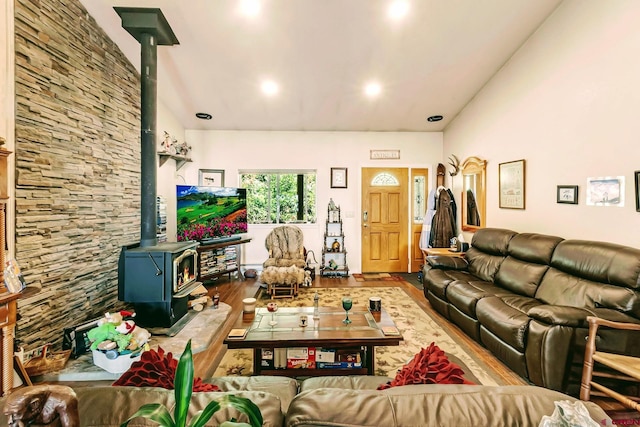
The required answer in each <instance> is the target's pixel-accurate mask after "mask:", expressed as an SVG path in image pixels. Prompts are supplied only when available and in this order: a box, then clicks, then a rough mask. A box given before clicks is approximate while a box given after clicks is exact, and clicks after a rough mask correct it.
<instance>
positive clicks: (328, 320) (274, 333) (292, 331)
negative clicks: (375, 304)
mask: <svg viewBox="0 0 640 427" xmlns="http://www.w3.org/2000/svg"><path fill="white" fill-rule="evenodd" d="M300 316H307V319H308V320H307V324H308V326H305V327H301V326H299V318H300ZM344 317H345V312H344V310H341V309H338V308H335V307H321V308H320V315H319V319H318V321H317V322H316V321H315V319H313V308H311V307H285V308H280V309H279V310H278V311H277V312H276V314H275V319H276V321H277V324H276V325H275V326H269V320H270V319H271V313H269V312H268V311H267V310H266V309H265V308H258V309H257V310H256V312H255V314H254V315H253V316H246V315H244V316H242V315H241V316H240V318H239V319H238V322H237V323H236V328H247V329H248V331H247V334H246V336H245V337H244V338H243V339H232V338H227V339H225V340H224V343H225V344H226V345H227V347H228V348H230V349H239V348H245V349H252V350H253V373H254V375H285V376H292V377H297V376H325V375H374V374H375V372H374V371H375V364H374V363H375V362H374V361H375V347H376V346H397V345H399V344H400V341H402V340H403V338H402V335H391V336H388V335H385V334H384V333H383V332H382V330H381V328H382V327H383V326H389V327H395V324H394V323H393V320H392V319H391V317H390V316H389V315H388V314H387V312H385V311H384V309H383V310H382V311H381V312H377V313H370V312H369V311H368V310H366V309H364V308H359V307H354V308H353V309H352V310H350V311H349V318H350V319H351V320H352V323H351V324H349V325H344V324H343V323H342V319H344ZM293 347H313V348H316V349H317V348H329V349H360V351H362V367H353V368H324V369H311V368H294V369H280V368H273V367H264V366H262V350H263V349H281V348H293Z"/></svg>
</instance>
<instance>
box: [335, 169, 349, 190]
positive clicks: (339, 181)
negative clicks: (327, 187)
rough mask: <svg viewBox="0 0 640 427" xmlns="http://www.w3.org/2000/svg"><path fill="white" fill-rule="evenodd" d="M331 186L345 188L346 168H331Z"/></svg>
mask: <svg viewBox="0 0 640 427" xmlns="http://www.w3.org/2000/svg"><path fill="white" fill-rule="evenodd" d="M331 188H347V168H331Z"/></svg>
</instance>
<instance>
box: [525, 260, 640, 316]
mask: <svg viewBox="0 0 640 427" xmlns="http://www.w3.org/2000/svg"><path fill="white" fill-rule="evenodd" d="M536 298H537V299H539V300H540V301H543V302H544V303H546V304H549V305H566V306H570V307H584V308H589V309H591V308H611V309H614V310H619V311H622V312H625V313H628V314H631V315H633V316H634V317H636V318H637V317H640V294H639V293H638V292H634V291H633V290H632V289H630V288H626V287H622V286H616V285H608V284H603V283H598V282H594V281H591V280H588V279H584V278H580V277H577V276H573V275H570V274H568V273H565V272H563V271H560V270H557V269H555V268H550V269H549V271H547V274H545V276H544V278H543V279H542V282H541V283H540V286H539V287H538V290H537V291H536Z"/></svg>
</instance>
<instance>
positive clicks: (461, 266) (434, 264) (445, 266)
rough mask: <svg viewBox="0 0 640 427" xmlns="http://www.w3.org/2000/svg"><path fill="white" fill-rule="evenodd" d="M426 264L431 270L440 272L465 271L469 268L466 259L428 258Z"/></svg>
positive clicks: (449, 257) (448, 257)
mask: <svg viewBox="0 0 640 427" xmlns="http://www.w3.org/2000/svg"><path fill="white" fill-rule="evenodd" d="M427 263H428V264H429V266H430V267H431V268H438V269H440V270H467V268H468V267H469V263H468V262H467V260H466V259H464V258H460V257H451V256H437V255H436V256H428V257H427Z"/></svg>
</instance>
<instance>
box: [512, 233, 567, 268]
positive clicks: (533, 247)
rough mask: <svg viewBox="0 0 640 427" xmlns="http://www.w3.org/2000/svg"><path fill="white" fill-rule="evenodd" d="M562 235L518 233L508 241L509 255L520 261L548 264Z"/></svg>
mask: <svg viewBox="0 0 640 427" xmlns="http://www.w3.org/2000/svg"><path fill="white" fill-rule="evenodd" d="M562 240H563V239H562V237H556V236H548V235H546V234H537V233H520V234H516V235H515V236H513V238H512V239H511V240H510V241H509V256H512V257H514V258H516V259H519V260H521V261H525V262H529V263H533V264H544V265H548V264H549V262H550V261H551V256H552V255H553V252H554V250H555V248H556V246H558V244H559V243H560V242H562Z"/></svg>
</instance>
